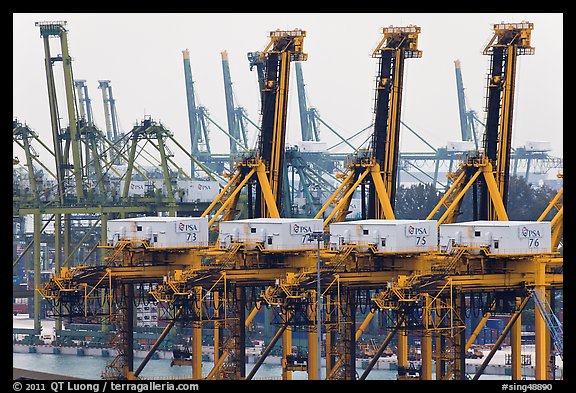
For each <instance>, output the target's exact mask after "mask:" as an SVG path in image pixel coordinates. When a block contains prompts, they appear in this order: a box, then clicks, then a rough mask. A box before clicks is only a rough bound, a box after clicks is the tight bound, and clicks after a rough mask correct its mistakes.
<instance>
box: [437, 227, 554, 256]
mask: <svg viewBox="0 0 576 393" xmlns="http://www.w3.org/2000/svg"><path fill="white" fill-rule="evenodd" d="M551 235H552V233H551V229H550V222H548V221H488V220H480V221H467V222H458V223H452V224H442V225H440V251H441V252H449V251H450V249H451V247H452V246H455V245H456V246H466V247H470V248H472V252H473V253H480V248H481V247H485V248H487V249H488V251H489V253H491V254H521V255H522V254H534V253H549V252H551Z"/></svg>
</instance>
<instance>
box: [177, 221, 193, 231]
mask: <svg viewBox="0 0 576 393" xmlns="http://www.w3.org/2000/svg"><path fill="white" fill-rule="evenodd" d="M176 232H198V225H196V224H185V223H183V222H179V223H178V225H177V226H176Z"/></svg>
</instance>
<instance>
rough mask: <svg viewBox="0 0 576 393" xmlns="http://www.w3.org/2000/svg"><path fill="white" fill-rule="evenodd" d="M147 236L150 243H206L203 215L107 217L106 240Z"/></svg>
mask: <svg viewBox="0 0 576 393" xmlns="http://www.w3.org/2000/svg"><path fill="white" fill-rule="evenodd" d="M118 240H136V241H141V240H147V241H148V242H149V243H150V245H151V246H152V247H198V246H208V218H207V217H155V216H153V217H135V218H125V219H118V220H109V221H108V243H109V244H110V245H114V243H116V242H117V241H118Z"/></svg>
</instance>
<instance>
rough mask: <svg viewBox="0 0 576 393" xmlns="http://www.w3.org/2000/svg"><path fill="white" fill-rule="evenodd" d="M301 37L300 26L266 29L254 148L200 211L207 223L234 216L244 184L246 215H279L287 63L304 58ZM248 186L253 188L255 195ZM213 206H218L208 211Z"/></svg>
mask: <svg viewBox="0 0 576 393" xmlns="http://www.w3.org/2000/svg"><path fill="white" fill-rule="evenodd" d="M305 37H306V32H305V31H304V30H299V29H295V30H275V31H272V32H270V42H269V43H268V45H267V46H266V48H265V49H264V50H263V51H262V52H260V57H259V61H262V62H263V63H264V64H265V66H264V73H265V74H264V81H263V84H262V91H261V93H262V94H261V97H262V125H261V131H260V136H259V140H258V148H257V151H256V152H252V153H251V154H250V155H249V156H247V157H244V159H243V160H242V161H240V162H237V163H235V170H234V172H233V173H232V174H231V175H230V180H229V182H228V184H227V185H226V186H225V187H224V188H223V190H222V192H221V193H220V195H218V197H217V198H216V199H215V200H214V202H213V203H212V204H211V205H210V206H208V208H207V209H206V210H205V211H204V213H203V214H202V217H205V216H208V215H210V214H211V213H212V217H211V218H210V221H209V224H210V226H212V224H214V223H216V222H217V221H219V220H222V221H227V220H230V219H233V218H234V216H235V214H236V205H237V203H238V198H239V196H240V191H241V190H242V189H243V188H244V187H245V186H248V216H249V217H250V218H252V217H271V218H278V217H280V211H281V206H280V201H281V197H280V192H279V190H282V179H283V176H282V171H283V162H284V147H285V139H286V111H287V108H288V87H289V79H290V63H291V62H292V61H305V60H306V59H307V58H308V55H307V54H306V53H304V52H303V50H304V47H303V45H304V38H305ZM254 175H256V176H254ZM254 177H255V180H256V181H255V182H254ZM253 183H254V184H253ZM253 186H255V189H256V193H255V196H254V198H253ZM216 206H219V208H218V209H217V210H216V211H215V212H213V210H214V209H216Z"/></svg>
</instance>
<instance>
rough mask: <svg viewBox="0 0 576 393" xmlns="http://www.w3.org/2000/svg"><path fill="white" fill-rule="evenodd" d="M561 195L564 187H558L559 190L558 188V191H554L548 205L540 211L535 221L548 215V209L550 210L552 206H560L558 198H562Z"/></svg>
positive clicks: (541, 219)
mask: <svg viewBox="0 0 576 393" xmlns="http://www.w3.org/2000/svg"><path fill="white" fill-rule="evenodd" d="M563 196H564V187H560V190H558V192H557V193H556V195H555V196H554V198H552V200H551V201H550V203H549V204H548V206H546V209H544V211H543V212H542V214H541V215H540V217H538V219H536V221H543V220H544V218H546V216H547V215H548V213H549V212H550V210H552V208H553V207H556V208H560V207H561V204H559V201H560V198H562V197H563Z"/></svg>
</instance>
